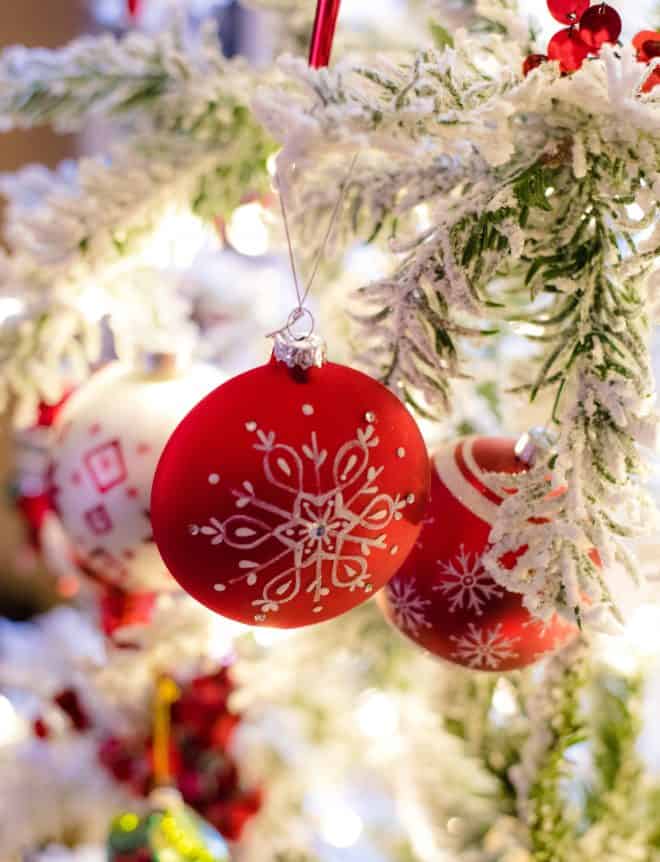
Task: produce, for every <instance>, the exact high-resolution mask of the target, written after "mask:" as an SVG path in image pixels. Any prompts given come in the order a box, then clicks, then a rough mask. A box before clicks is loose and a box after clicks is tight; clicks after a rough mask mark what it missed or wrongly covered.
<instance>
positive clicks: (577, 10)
mask: <svg viewBox="0 0 660 862" xmlns="http://www.w3.org/2000/svg"><path fill="white" fill-rule="evenodd" d="M589 3H590V0H548V9H549V10H550V14H551V15H552V17H553V18H555V20H557V21H559V22H560V23H561V24H576V23H577V22H578V21H579V20H580V18H582V16H583V15H584V13H585V12H586V11H587V9H588V8H589Z"/></svg>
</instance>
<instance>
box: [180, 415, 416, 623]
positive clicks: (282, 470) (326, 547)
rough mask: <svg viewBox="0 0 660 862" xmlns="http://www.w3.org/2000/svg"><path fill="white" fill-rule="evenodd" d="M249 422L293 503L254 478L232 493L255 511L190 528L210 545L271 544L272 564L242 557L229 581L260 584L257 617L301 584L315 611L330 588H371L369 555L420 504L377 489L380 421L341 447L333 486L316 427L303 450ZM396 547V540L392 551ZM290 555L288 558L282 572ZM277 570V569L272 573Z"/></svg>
mask: <svg viewBox="0 0 660 862" xmlns="http://www.w3.org/2000/svg"><path fill="white" fill-rule="evenodd" d="M245 427H246V429H247V430H248V431H249V432H254V433H256V436H257V442H256V443H255V444H254V448H255V449H256V450H257V451H259V452H263V453H264V457H263V462H262V465H263V472H264V476H265V477H266V479H267V480H268V482H269V483H270V484H271V485H273V486H274V487H276V488H279V489H281V490H284V491H286V492H288V494H289V495H290V503H291V505H290V509H285V508H282V507H280V506H276V505H274V504H272V503H270V502H269V501H267V500H262V499H260V498H259V497H258V496H257V494H256V492H255V489H254V486H253V485H252V483H251V482H248V481H245V482H243V485H242V488H241V489H240V490H234V492H233V493H234V495H235V497H236V508H237V509H248V508H249V510H250V511H251V512H254V514H237V515H232V516H231V517H229V518H227V520H225V521H224V522H222V521H220V520H219V519H218V518H210V519H209V522H208V524H206V525H203V526H200V525H197V524H192V525H191V526H190V528H189V529H190V532H191V533H192V535H200V536H204V537H207V538H208V539H210V541H211V544H212V545H220V544H222V543H224V544H226V545H228V546H229V547H231V548H239V549H242V550H246V551H249V550H253V549H255V548H259V547H261V546H262V545H264V544H266V543H267V542H270V543H271V544H272V545H273V553H272V555H270V556H269V558H268V560H267V561H266V562H262V563H259V562H256V561H255V560H251V559H249V558H248V557H246V558H245V559H242V560H240V561H239V563H238V567H239V569H241V570H242V571H243V574H241V575H240V576H238V577H236V578H234V579H232V580H230V581H229V584H230V585H231V584H234V583H237V582H240V581H245V582H247V584H248V586H258V587H259V588H260V590H261V594H260V596H259V597H257V598H255V599H254V601H253V602H252V605H253V606H254V607H255V608H257V609H258V610H259V614H257V615H256V616H255V620H256V621H257V622H263V620H264V619H265V615H266V614H268V613H275V612H277V611H278V610H279V609H280V607H281V605H283V604H285V603H288V602H292V601H293V600H294V599H296V598H297V597H298V596H299V595H300V594H301V592H302V591H303V590H304V592H306V593H311V594H312V598H313V602H314V612H315V613H320V612H321V611H322V610H323V606H322V604H321V602H322V599H323V597H324V596H327V595H329V593H330V589H331V587H334V588H336V589H348V590H350V591H354V590H364V591H365V592H371V591H372V590H373V586H372V585H371V584H370V583H369V579H370V574H369V571H368V565H367V557H368V556H369V555H370V553H371V552H372V551H373V550H387V548H388V545H387V533H386V529H387V527H388V526H389V525H390V524H391V523H392V521H394V520H400V519H401V518H402V517H403V516H402V514H401V510H402V509H403V508H405V506H406V505H407V504H408V503H412V502H414V497H413V496H412V495H409V496H408V497H407V498H405V499H401V498H400V496H399V495H397V496H396V498H392V497H390V496H389V495H388V494H384V493H379V489H378V486H377V484H376V481H377V479H378V477H379V476H380V475H381V473H382V472H383V470H384V469H385V468H384V467H375V466H373V465H371V464H370V463H369V462H370V454H371V450H372V449H373V448H375V447H376V446H378V444H379V442H380V441H379V438H378V437H377V436H376V435H375V429H374V426H373V425H371V424H369V425H367V427H366V428H358V429H357V430H356V434H355V438H354V439H353V440H349V441H348V442H347V443H345V444H344V445H343V446H342V447H341V448H340V449H339V451H338V452H337V454H336V456H335V458H334V462H333V464H332V468H331V471H332V472H331V476H332V487H331V489H330V490H327V491H324V490H322V489H323V487H324V486H325V487H327V486H328V484H330V483H329V482H328V477H327V474H328V472H329V470H328V468H329V464H328V451H327V450H326V449H321V448H320V447H319V443H318V438H317V434H316V432H315V431H314V432H312V433H311V438H310V442H309V444H305V445H303V446H302V447H301V452H300V453H299V452H297V451H296V450H295V449H294V448H293V447H292V446H288V445H286V444H283V443H278V442H276V437H275V432H273V431H270V432H268V433H266V432H265V431H263V430H261V429H260V428H258V427H257V424H256V422H247V423H246V426H245ZM324 478H325V479H326V481H325V482H324V481H323V479H324ZM310 486H311V488H312V489H311V490H310ZM265 517H267V518H268V520H266V519H265ZM397 550H398V549H397V548H396V546H393V547H392V548H390V553H392V554H395V553H396V552H397ZM284 561H288V562H289V563H290V564H289V565H287V566H285V567H284V570H283V571H282V570H281V569H282V566H283V563H284ZM274 569H277V574H274V575H273V574H271V575H269V571H270V572H271V573H272V572H273V570H274ZM215 589H216V590H218V591H223V590H224V589H226V586H225V585H224V584H216V585H215Z"/></svg>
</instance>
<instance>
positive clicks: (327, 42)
mask: <svg viewBox="0 0 660 862" xmlns="http://www.w3.org/2000/svg"><path fill="white" fill-rule="evenodd" d="M340 6H341V0H317V4H316V17H315V19H314V29H313V30H312V39H311V44H310V48H309V65H310V66H311V67H312V68H313V69H320V68H322V67H323V66H327V65H328V63H329V62H330V54H331V53H332V43H333V41H334V38H335V30H336V28H337V17H338V15H339V7H340Z"/></svg>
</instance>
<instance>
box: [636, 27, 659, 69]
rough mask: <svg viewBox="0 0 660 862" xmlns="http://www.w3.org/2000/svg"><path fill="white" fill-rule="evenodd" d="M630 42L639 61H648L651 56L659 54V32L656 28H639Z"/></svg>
mask: <svg viewBox="0 0 660 862" xmlns="http://www.w3.org/2000/svg"><path fill="white" fill-rule="evenodd" d="M632 43H633V45H634V47H635V48H636V49H637V59H638V60H639V61H640V62H641V63H648V62H649V60H651V59H653V57H658V56H660V32H658V31H657V30H641V31H640V32H639V33H638V34H637V35H636V36H635V38H634V39H633V40H632Z"/></svg>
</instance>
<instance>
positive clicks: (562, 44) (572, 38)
mask: <svg viewBox="0 0 660 862" xmlns="http://www.w3.org/2000/svg"><path fill="white" fill-rule="evenodd" d="M588 54H589V48H588V47H587V45H585V44H584V42H583V41H582V39H580V36H579V34H578V32H577V31H576V30H574V29H573V28H572V27H567V28H566V29H565V30H560V31H559V32H558V33H555V35H554V36H553V37H552V39H551V40H550V43H549V45H548V57H549V58H550V59H551V60H559V65H560V67H561V70H562V72H576V71H577V70H578V69H579V68H580V67H581V66H582V64H583V63H584V61H585V60H586V58H587V56H588Z"/></svg>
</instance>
